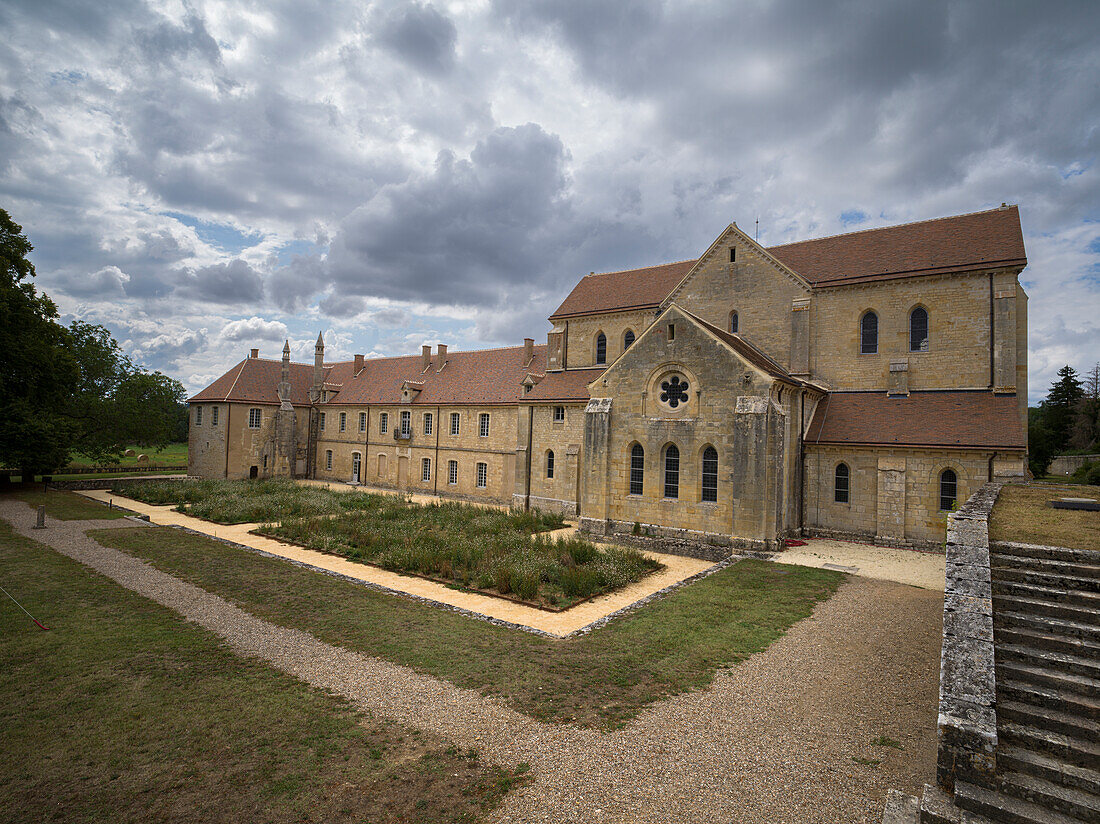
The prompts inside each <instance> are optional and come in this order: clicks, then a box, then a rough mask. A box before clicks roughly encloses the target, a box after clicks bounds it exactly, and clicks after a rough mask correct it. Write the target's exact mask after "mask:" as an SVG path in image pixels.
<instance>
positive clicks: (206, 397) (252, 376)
mask: <svg viewBox="0 0 1100 824" xmlns="http://www.w3.org/2000/svg"><path fill="white" fill-rule="evenodd" d="M282 368H283V364H282V361H277V360H264V359H262V358H245V359H244V360H243V361H241V362H240V363H238V364H237V365H236V366H234V367H233V368H232V369H230V370H229V371H228V372H226V373H225V374H224V375H222V376H221V377H220V378H218V379H217V380H216V381H214V382H213V383H212V384H210V385H209V386H208V387H206V388H205V389H203V390H202V391H201V392H199V393H198V394H197V395H194V396H193V397H191V399H190V402H191V403H197V402H198V403H201V402H203V401H208V402H215V401H222V402H227V401H235V402H240V403H259V404H278V403H279V381H280V380H281V378H282ZM331 373H332V369H331V367H326V368H325V379H326V380H328V378H329V376H330V375H331ZM312 383H313V366H311V365H309V364H305V363H292V364H290V402H291V403H294V404H308V403H309V387H310V385H311V384H312Z"/></svg>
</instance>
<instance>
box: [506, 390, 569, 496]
mask: <svg viewBox="0 0 1100 824" xmlns="http://www.w3.org/2000/svg"><path fill="white" fill-rule="evenodd" d="M584 406H585V405H584V404H583V403H568V404H567V403H548V404H532V405H530V406H521V407H520V410H519V416H518V417H519V420H518V429H517V440H518V443H517V445H516V488H515V493H514V495H513V505H514V506H518V507H523V506H524V505H525V503H527V504H528V505H530V506H531V507H533V508H536V509H542V510H546V511H549V512H560V513H562V514H563V515H566V516H569V517H576V516H577V514H578V501H579V500H580V473H581V461H582V454H581V453H582V448H581V444H582V443H583V442H584ZM555 408H561V409H562V411H563V412H564V416H565V419H564V420H561V421H556V420H554V409H555ZM528 428H530V444H531V477H530V483H529V485H528V483H527V480H526V477H525V473H524V469H525V467H526V466H527V443H528V437H527V432H528ZM550 452H553V453H554V477H553V478H548V477H547V460H548V457H549V453H550Z"/></svg>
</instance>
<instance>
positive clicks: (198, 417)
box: [195, 406, 202, 426]
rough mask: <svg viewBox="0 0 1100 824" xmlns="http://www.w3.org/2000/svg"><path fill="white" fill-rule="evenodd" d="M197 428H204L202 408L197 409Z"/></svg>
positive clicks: (197, 407)
mask: <svg viewBox="0 0 1100 824" xmlns="http://www.w3.org/2000/svg"><path fill="white" fill-rule="evenodd" d="M195 426H202V407H201V406H196V407H195Z"/></svg>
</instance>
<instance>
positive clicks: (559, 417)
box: [554, 406, 565, 423]
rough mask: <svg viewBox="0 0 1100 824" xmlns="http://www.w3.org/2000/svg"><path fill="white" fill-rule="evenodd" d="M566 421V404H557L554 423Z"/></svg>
mask: <svg viewBox="0 0 1100 824" xmlns="http://www.w3.org/2000/svg"><path fill="white" fill-rule="evenodd" d="M564 422H565V407H564V406H555V407H554V423H564Z"/></svg>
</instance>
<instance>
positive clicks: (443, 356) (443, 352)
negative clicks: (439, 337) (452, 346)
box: [436, 343, 447, 369]
mask: <svg viewBox="0 0 1100 824" xmlns="http://www.w3.org/2000/svg"><path fill="white" fill-rule="evenodd" d="M436 352H437V353H438V354H439V368H440V369H442V368H443V364H445V363H446V362H447V344H445V343H441V344H439V345H438V346H436Z"/></svg>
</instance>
